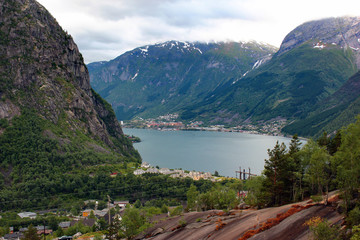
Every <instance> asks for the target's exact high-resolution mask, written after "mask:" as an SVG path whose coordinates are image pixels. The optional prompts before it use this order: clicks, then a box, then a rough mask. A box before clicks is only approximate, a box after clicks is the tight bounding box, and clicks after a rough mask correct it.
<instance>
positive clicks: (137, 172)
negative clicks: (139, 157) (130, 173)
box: [134, 168, 145, 175]
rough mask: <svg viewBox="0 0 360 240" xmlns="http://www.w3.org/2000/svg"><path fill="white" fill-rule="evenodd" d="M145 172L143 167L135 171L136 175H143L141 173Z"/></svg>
mask: <svg viewBox="0 0 360 240" xmlns="http://www.w3.org/2000/svg"><path fill="white" fill-rule="evenodd" d="M144 173H145V171H144V170H142V169H141V168H140V169H136V170H135V171H134V175H141V174H144Z"/></svg>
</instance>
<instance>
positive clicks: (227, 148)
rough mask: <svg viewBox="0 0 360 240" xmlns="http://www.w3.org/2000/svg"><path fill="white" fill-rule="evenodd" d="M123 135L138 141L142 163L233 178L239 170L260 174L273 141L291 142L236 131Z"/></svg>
mask: <svg viewBox="0 0 360 240" xmlns="http://www.w3.org/2000/svg"><path fill="white" fill-rule="evenodd" d="M123 131H124V133H125V134H129V135H134V136H137V137H140V138H141V142H140V143H135V144H134V147H135V148H136V149H137V150H138V151H139V153H140V155H141V157H142V159H143V161H145V162H148V163H150V164H151V165H152V166H159V167H166V168H171V169H175V168H182V169H184V170H196V171H203V172H211V173H214V172H215V170H216V171H218V172H219V174H220V175H222V176H231V177H235V171H238V170H239V167H242V168H246V172H248V168H249V167H250V168H251V173H255V174H260V173H261V171H262V170H263V168H264V160H265V159H266V158H268V154H267V149H272V148H273V147H274V146H275V144H276V141H279V142H280V143H281V142H284V143H285V144H286V145H287V146H288V144H289V142H290V140H291V139H289V138H285V137H278V136H265V135H255V134H245V133H237V132H208V131H157V130H150V129H130V128H124V129H123Z"/></svg>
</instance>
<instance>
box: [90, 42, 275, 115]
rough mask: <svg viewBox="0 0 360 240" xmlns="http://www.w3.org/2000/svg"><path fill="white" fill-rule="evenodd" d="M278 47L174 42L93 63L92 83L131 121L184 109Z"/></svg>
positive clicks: (250, 44)
mask: <svg viewBox="0 0 360 240" xmlns="http://www.w3.org/2000/svg"><path fill="white" fill-rule="evenodd" d="M274 51H275V48H274V47H272V46H270V45H262V44H259V43H255V42H249V43H245V42H241V43H235V42H232V43H196V42H195V43H189V42H179V41H168V42H165V43H159V44H156V45H147V46H143V47H139V48H136V49H134V50H132V51H129V52H127V53H124V54H123V55H121V56H119V57H117V58H115V59H114V60H111V61H109V62H106V63H92V64H88V68H89V71H90V76H91V84H92V86H93V87H94V88H95V89H96V90H97V91H98V92H99V93H100V95H102V96H107V97H105V98H106V99H107V100H108V101H110V103H111V104H112V105H113V106H114V108H115V112H116V113H117V115H118V116H119V117H120V118H123V119H129V118H131V117H133V116H135V115H140V116H154V115H156V114H166V113H167V112H173V111H178V110H179V109H180V108H181V107H182V105H183V104H185V105H186V104H189V103H191V102H193V101H195V102H197V101H199V99H201V98H203V97H204V96H206V95H207V94H208V93H209V92H210V91H212V90H214V89H215V88H216V87H218V86H222V85H223V84H225V83H226V82H233V81H236V80H237V79H238V78H240V76H243V75H246V73H247V72H248V71H249V70H250V69H252V68H253V67H254V65H255V64H257V65H258V66H259V63H260V61H259V60H260V59H262V60H263V61H262V62H265V60H266V59H268V58H269V54H271V53H273V52H274ZM124 89H126V90H124ZM132 89H136V90H135V92H133V93H132V94H130V95H131V96H132V97H133V98H135V99H130V98H129V97H127V98H126V96H129V95H128V92H127V91H130V92H131V91H132ZM122 96H124V97H122ZM182 96H187V98H186V99H184V98H183V97H182ZM186 102H187V103H186ZM149 112H150V113H149ZM152 112H153V113H152Z"/></svg>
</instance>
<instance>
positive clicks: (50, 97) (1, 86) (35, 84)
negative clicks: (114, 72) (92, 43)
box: [0, 0, 136, 156]
mask: <svg viewBox="0 0 360 240" xmlns="http://www.w3.org/2000/svg"><path fill="white" fill-rule="evenodd" d="M0 45H1V47H0V78H1V83H0V97H1V101H0V117H1V118H5V119H8V120H11V119H12V118H13V117H14V116H17V115H20V114H21V110H22V109H24V108H26V109H33V110H34V111H36V113H38V115H39V116H41V117H42V118H43V119H46V120H48V121H50V122H51V123H53V124H55V125H56V124H58V125H60V123H61V122H63V126H62V127H68V128H70V129H71V130H72V131H80V132H82V133H84V134H87V135H88V136H90V137H91V138H93V139H99V140H100V141H102V142H104V143H105V144H106V145H107V146H109V147H110V148H112V149H115V150H116V151H118V152H119V153H121V154H122V155H129V156H130V155H133V154H134V150H133V148H132V146H131V144H129V143H128V142H127V141H126V140H124V135H123V132H122V130H121V127H120V126H119V124H118V122H117V120H116V118H115V114H114V112H113V110H112V108H111V106H110V105H109V104H108V103H106V102H105V101H104V100H102V99H101V97H100V96H99V95H97V94H96V93H95V92H94V91H93V90H92V88H91V86H90V80H89V74H88V70H87V67H86V66H85V64H84V62H83V58H82V56H81V54H80V52H79V50H78V48H77V46H76V44H75V43H74V41H73V39H72V37H71V36H70V35H69V34H67V33H66V32H64V31H63V30H62V28H61V27H60V26H59V25H58V23H57V22H56V20H55V19H54V18H53V17H52V16H51V15H50V13H49V12H47V10H46V9H44V8H43V7H42V6H41V5H40V4H39V3H37V2H36V1H34V0H9V1H1V2H0ZM114 141H120V142H122V143H123V144H115V143H114ZM115 145H117V146H115ZM135 155H136V154H135Z"/></svg>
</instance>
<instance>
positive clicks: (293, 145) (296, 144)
mask: <svg viewBox="0 0 360 240" xmlns="http://www.w3.org/2000/svg"><path fill="white" fill-rule="evenodd" d="M300 146H301V142H300V139H299V137H298V135H297V134H295V135H294V136H293V137H292V139H291V141H290V146H289V154H290V155H294V154H295V153H297V152H299V151H300Z"/></svg>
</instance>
